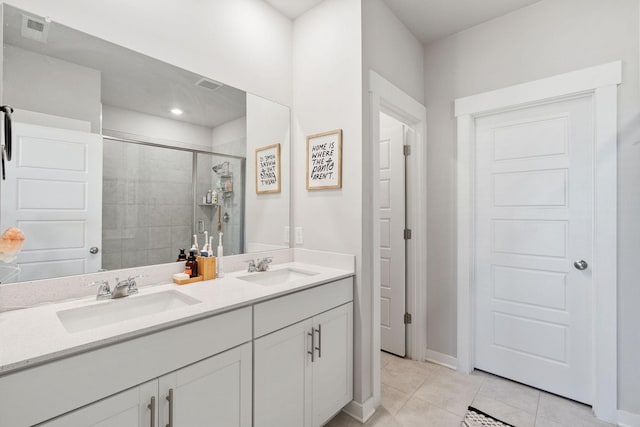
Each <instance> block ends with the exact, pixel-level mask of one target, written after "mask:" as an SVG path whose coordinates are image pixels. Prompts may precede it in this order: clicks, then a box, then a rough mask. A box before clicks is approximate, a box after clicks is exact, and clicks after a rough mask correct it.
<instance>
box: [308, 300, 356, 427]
mask: <svg viewBox="0 0 640 427" xmlns="http://www.w3.org/2000/svg"><path fill="white" fill-rule="evenodd" d="M313 330H314V334H316V339H315V342H316V350H315V352H316V360H315V363H313V403H312V405H313V427H317V426H321V425H322V424H324V423H325V422H327V421H328V420H329V419H330V418H331V417H332V416H333V415H334V414H335V413H336V412H338V411H339V410H340V409H341V408H342V407H344V406H345V405H346V404H347V403H349V402H350V401H351V400H352V399H353V303H348V304H344V305H341V306H339V307H336V308H334V309H333V310H330V311H327V312H326V313H322V314H320V315H318V316H315V317H314V318H313Z"/></svg>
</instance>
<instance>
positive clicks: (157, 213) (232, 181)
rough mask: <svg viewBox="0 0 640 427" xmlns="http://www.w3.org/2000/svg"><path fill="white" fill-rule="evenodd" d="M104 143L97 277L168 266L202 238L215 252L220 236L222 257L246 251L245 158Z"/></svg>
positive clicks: (129, 142)
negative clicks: (142, 267)
mask: <svg viewBox="0 0 640 427" xmlns="http://www.w3.org/2000/svg"><path fill="white" fill-rule="evenodd" d="M103 138H104V156H103V158H104V164H103V208H102V241H103V249H102V268H103V269H107V270H112V269H120V268H127V267H134V266H140V265H153V264H162V263H168V262H173V261H175V260H176V258H177V255H178V252H179V249H186V250H187V252H188V250H189V248H191V245H192V243H193V235H194V234H195V235H196V236H197V238H198V244H199V246H200V248H202V247H203V246H204V244H205V231H206V232H208V234H209V235H210V236H212V237H213V241H214V245H213V246H214V252H215V247H217V242H218V235H219V233H223V245H224V248H225V255H232V254H238V253H242V252H243V251H244V241H245V236H244V193H245V182H244V175H245V169H246V160H245V158H243V157H239V156H231V155H226V154H218V153H211V152H205V151H198V150H192V149H187V148H180V147H170V146H164V145H160V144H155V143H149V142H144V141H138V140H133V139H127V138H117V137H112V136H104V137H103ZM209 191H211V194H212V196H211V197H210V198H209V199H207V192H209ZM213 193H215V196H213Z"/></svg>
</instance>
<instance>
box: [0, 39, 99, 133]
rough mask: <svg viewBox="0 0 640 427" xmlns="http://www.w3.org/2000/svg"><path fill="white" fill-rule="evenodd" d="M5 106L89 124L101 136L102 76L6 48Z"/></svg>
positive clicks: (78, 66) (19, 50) (36, 54)
mask: <svg viewBox="0 0 640 427" xmlns="http://www.w3.org/2000/svg"><path fill="white" fill-rule="evenodd" d="M3 55H4V81H3V87H4V97H3V102H4V103H5V104H9V105H11V106H13V107H14V108H18V109H22V110H28V111H35V112H38V113H45V114H50V115H53V116H62V117H67V118H71V119H77V120H83V121H88V122H90V123H91V131H92V132H95V133H99V132H100V72H99V71H97V70H94V69H91V68H87V67H82V66H80V65H76V64H72V63H71V62H67V61H62V60H60V59H55V58H51V57H49V56H45V55H41V54H38V53H34V52H30V51H27V50H24V49H20V48H18V47H15V46H12V45H6V44H5V45H4V51H3Z"/></svg>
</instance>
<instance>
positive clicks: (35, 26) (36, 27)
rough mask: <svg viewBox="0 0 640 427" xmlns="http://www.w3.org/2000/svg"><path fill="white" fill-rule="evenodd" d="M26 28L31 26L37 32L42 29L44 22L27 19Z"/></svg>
mask: <svg viewBox="0 0 640 427" xmlns="http://www.w3.org/2000/svg"><path fill="white" fill-rule="evenodd" d="M27 28H31V29H32V30H34V31H37V32H39V33H41V32H43V31H44V22H38V21H34V20H33V19H27Z"/></svg>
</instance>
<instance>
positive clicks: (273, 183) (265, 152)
mask: <svg viewBox="0 0 640 427" xmlns="http://www.w3.org/2000/svg"><path fill="white" fill-rule="evenodd" d="M279 192H280V144H273V145H267V146H266V147H261V148H256V194H270V193H279Z"/></svg>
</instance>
